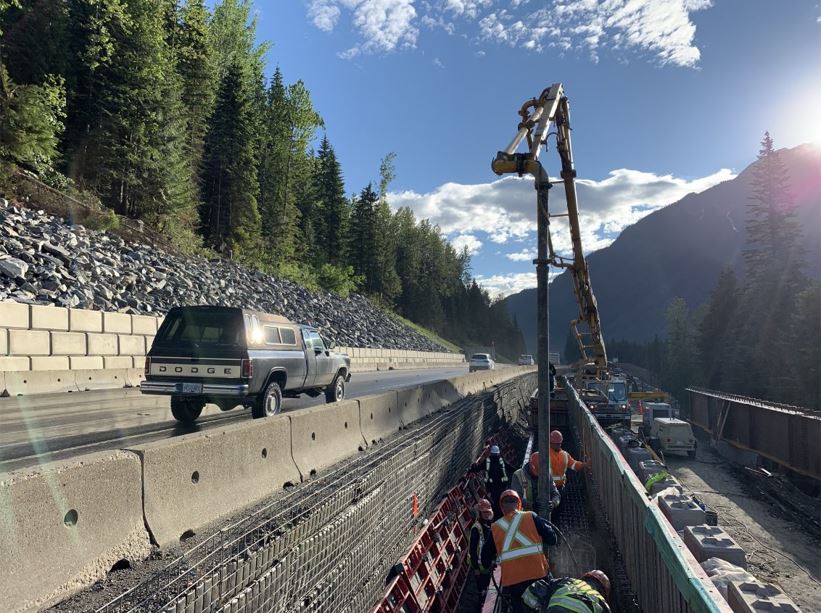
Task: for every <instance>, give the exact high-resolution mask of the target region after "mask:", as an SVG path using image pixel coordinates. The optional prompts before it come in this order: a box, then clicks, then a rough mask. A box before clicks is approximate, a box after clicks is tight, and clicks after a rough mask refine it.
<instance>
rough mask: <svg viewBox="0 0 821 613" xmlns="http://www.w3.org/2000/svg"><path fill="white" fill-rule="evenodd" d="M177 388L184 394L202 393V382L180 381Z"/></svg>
mask: <svg viewBox="0 0 821 613" xmlns="http://www.w3.org/2000/svg"><path fill="white" fill-rule="evenodd" d="M177 389H178V390H179V391H180V392H182V393H183V394H202V383H178V384H177Z"/></svg>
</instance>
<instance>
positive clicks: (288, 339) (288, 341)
mask: <svg viewBox="0 0 821 613" xmlns="http://www.w3.org/2000/svg"><path fill="white" fill-rule="evenodd" d="M279 336H280V338H281V339H282V344H283V345H296V334H294V331H293V329H292V328H279Z"/></svg>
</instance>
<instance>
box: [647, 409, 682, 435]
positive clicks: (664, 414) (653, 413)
mask: <svg viewBox="0 0 821 613" xmlns="http://www.w3.org/2000/svg"><path fill="white" fill-rule="evenodd" d="M643 406H644V413H643V414H642V416H641V429H642V432H643V434H644V436H650V430H651V428H652V426H653V421H654V420H656V419H660V418H671V417H675V415H673V407H672V406H670V405H669V404H667V403H666V402H645V403H644V405H643Z"/></svg>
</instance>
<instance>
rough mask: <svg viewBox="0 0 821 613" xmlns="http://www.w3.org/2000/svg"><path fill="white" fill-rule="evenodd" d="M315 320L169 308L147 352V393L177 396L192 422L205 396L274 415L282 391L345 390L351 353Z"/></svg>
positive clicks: (178, 411) (329, 397) (341, 393)
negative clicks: (338, 348) (340, 349)
mask: <svg viewBox="0 0 821 613" xmlns="http://www.w3.org/2000/svg"><path fill="white" fill-rule="evenodd" d="M331 349H332V346H331V344H330V343H328V342H327V341H325V340H324V339H323V338H322V336H320V334H319V331H318V330H317V329H316V328H312V327H311V326H304V325H300V324H295V323H293V322H291V321H289V320H288V319H286V318H285V317H281V316H279V315H270V314H267V313H261V312H258V311H249V310H246V309H239V308H233V307H217V306H186V307H176V308H173V309H171V310H170V311H169V312H168V314H167V315H166V317H165V320H164V321H163V323H162V325H161V326H160V329H159V330H158V331H157V336H156V337H155V338H154V343H153V344H152V346H151V350H150V351H149V352H148V354H147V356H146V358H145V381H144V382H143V384H142V386H141V390H142V393H143V394H165V395H167V396H171V413H172V414H173V415H174V418H176V419H177V420H178V421H180V422H183V423H193V422H194V421H196V419H197V418H198V417H199V416H200V413H202V410H203V408H204V407H205V404H206V403H214V404H216V405H217V406H218V407H219V408H220V409H221V410H223V411H228V410H230V409H233V408H234V407H236V406H238V405H242V406H244V407H246V408H247V407H250V408H251V414H252V415H253V416H254V417H255V418H258V417H268V416H271V415H276V414H278V413H279V412H280V411H281V410H282V399H283V397H288V398H296V397H298V396H299V395H300V394H308V395H310V396H318V395H319V394H321V393H324V394H325V399H326V401H327V402H337V401H339V400H342V399H343V398H344V397H345V384H346V383H347V382H348V381H350V378H351V374H350V373H351V359H350V358H349V357H348V356H347V355H345V354H341V353H335V352H333V351H331Z"/></svg>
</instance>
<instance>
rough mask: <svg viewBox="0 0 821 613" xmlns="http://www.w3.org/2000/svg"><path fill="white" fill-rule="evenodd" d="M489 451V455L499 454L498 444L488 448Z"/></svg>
mask: <svg viewBox="0 0 821 613" xmlns="http://www.w3.org/2000/svg"><path fill="white" fill-rule="evenodd" d="M490 453H491V455H499V453H500V452H499V445H493V446H492V447H491V448H490Z"/></svg>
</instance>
